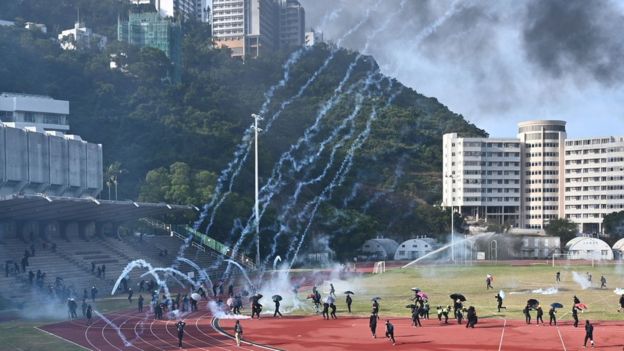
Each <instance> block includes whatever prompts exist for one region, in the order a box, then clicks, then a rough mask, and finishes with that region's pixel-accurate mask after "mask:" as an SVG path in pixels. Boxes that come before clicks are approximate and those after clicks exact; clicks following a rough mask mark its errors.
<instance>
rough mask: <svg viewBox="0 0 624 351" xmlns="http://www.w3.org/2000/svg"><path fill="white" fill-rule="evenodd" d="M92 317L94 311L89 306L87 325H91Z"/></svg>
mask: <svg viewBox="0 0 624 351" xmlns="http://www.w3.org/2000/svg"><path fill="white" fill-rule="evenodd" d="M91 317H93V309H92V308H91V305H88V306H87V325H91Z"/></svg>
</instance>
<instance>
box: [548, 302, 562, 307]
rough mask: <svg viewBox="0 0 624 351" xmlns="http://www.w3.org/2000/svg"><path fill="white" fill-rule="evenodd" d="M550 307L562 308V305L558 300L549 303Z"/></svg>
mask: <svg viewBox="0 0 624 351" xmlns="http://www.w3.org/2000/svg"><path fill="white" fill-rule="evenodd" d="M550 307H552V308H563V305H562V304H560V303H559V302H554V303H551V304H550Z"/></svg>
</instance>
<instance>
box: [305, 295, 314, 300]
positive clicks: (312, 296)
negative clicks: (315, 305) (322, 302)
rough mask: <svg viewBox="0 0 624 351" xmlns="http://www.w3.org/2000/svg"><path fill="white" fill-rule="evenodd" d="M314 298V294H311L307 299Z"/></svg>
mask: <svg viewBox="0 0 624 351" xmlns="http://www.w3.org/2000/svg"><path fill="white" fill-rule="evenodd" d="M313 298H314V294H310V295H308V297H306V299H313Z"/></svg>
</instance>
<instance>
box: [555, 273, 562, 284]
mask: <svg viewBox="0 0 624 351" xmlns="http://www.w3.org/2000/svg"><path fill="white" fill-rule="evenodd" d="M555 281H556V282H557V283H559V282H561V272H557V274H555Z"/></svg>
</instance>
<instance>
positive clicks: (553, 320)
mask: <svg viewBox="0 0 624 351" xmlns="http://www.w3.org/2000/svg"><path fill="white" fill-rule="evenodd" d="M557 306H561V307H563V305H561V304H557V303H553V304H552V305H550V310H549V311H548V316H549V317H550V322H549V323H548V324H549V325H553V324H554V325H557V310H556V309H555V307H557Z"/></svg>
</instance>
